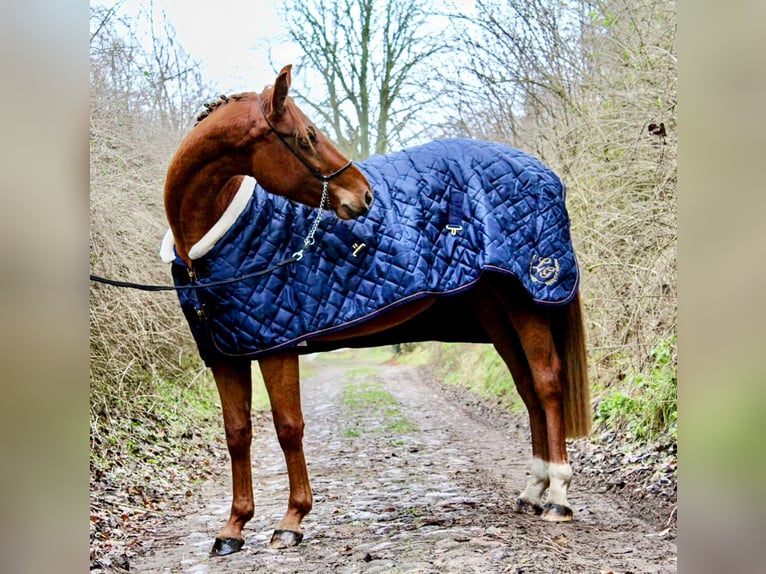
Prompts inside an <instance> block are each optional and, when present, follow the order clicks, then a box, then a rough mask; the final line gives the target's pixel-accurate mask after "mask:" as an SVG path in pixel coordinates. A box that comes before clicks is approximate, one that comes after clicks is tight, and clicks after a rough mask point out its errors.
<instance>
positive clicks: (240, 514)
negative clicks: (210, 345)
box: [210, 360, 254, 556]
mask: <svg viewBox="0 0 766 574" xmlns="http://www.w3.org/2000/svg"><path fill="white" fill-rule="evenodd" d="M211 368H212V371H213V377H214V378H215V383H216V386H217V387H218V394H219V396H220V397H221V408H222V410H223V424H224V427H225V429H226V444H227V446H228V447H229V456H230V457H231V476H232V486H233V496H232V501H231V514H230V515H229V521H228V522H227V523H226V526H224V527H223V528H222V529H221V531H220V532H219V533H218V536H217V537H216V539H215V544H213V549H212V551H211V552H210V554H211V556H225V555H227V554H232V553H234V552H237V551H238V550H240V549H241V548H242V545H243V544H244V543H245V539H244V536H243V535H242V528H244V526H245V524H247V522H248V521H249V520H250V519H251V518H252V517H253V510H254V505H253V480H252V475H251V469H250V442H251V440H252V436H253V428H252V421H251V418H250V402H251V396H252V377H251V372H250V361H223V360H222V361H219V362H217V363H216V364H214V365H212V367H211Z"/></svg>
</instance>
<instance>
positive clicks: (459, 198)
mask: <svg viewBox="0 0 766 574" xmlns="http://www.w3.org/2000/svg"><path fill="white" fill-rule="evenodd" d="M465 199H466V193H465V191H463V190H462V189H460V188H458V187H450V189H449V203H448V204H447V225H445V226H444V228H445V229H446V230H447V231H449V232H450V233H451V234H452V235H457V234H458V233H459V232H460V231H463V225H462V224H463V214H464V206H465Z"/></svg>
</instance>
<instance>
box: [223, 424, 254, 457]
mask: <svg viewBox="0 0 766 574" xmlns="http://www.w3.org/2000/svg"><path fill="white" fill-rule="evenodd" d="M252 438H253V427H252V424H251V423H250V420H246V421H243V422H241V423H240V422H237V423H229V424H227V425H226V445H227V446H228V447H229V452H231V453H241V452H248V451H249V450H250V442H251V441H252Z"/></svg>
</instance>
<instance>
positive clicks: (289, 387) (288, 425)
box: [258, 352, 313, 548]
mask: <svg viewBox="0 0 766 574" xmlns="http://www.w3.org/2000/svg"><path fill="white" fill-rule="evenodd" d="M258 363H259V365H260V367H261V373H262V374H263V381H264V383H265V385H266V390H267V391H268V393H269V400H270V401H271V412H272V415H273V417H274V427H275V428H276V431H277V437H278V439H279V445H280V446H281V447H282V452H284V455H285V461H286V463H287V476H288V478H289V481H290V498H289V500H288V504H287V512H286V513H285V516H284V518H282V520H281V521H280V522H279V524H278V525H277V528H276V530H274V534H273V535H272V537H271V542H270V544H269V547H270V548H288V547H290V546H297V545H298V544H300V542H301V540H303V531H302V530H301V521H302V520H303V517H304V516H306V515H307V514H308V513H309V512H310V511H311V507H312V504H313V499H312V495H311V486H310V485H309V476H308V470H307V469H306V459H305V458H304V455H303V413H302V411H301V393H300V381H299V371H298V355H297V354H296V353H290V352H287V353H279V354H277V355H272V356H269V357H266V358H263V359H259V361H258Z"/></svg>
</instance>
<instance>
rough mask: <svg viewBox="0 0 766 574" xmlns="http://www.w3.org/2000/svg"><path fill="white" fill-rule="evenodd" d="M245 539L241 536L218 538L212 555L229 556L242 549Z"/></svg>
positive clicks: (211, 552)
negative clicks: (240, 537)
mask: <svg viewBox="0 0 766 574" xmlns="http://www.w3.org/2000/svg"><path fill="white" fill-rule="evenodd" d="M244 545H245V541H244V540H241V539H239V538H216V539H215V542H214V543H213V549H212V550H211V551H210V556H228V555H229V554H234V553H235V552H239V551H240V550H242V546H244Z"/></svg>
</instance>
